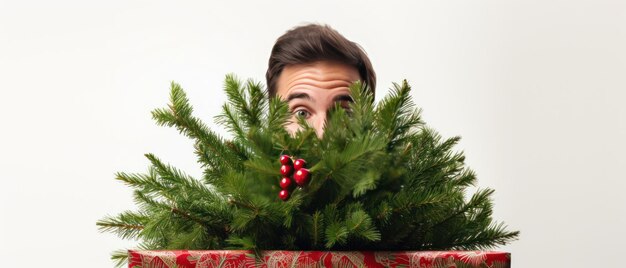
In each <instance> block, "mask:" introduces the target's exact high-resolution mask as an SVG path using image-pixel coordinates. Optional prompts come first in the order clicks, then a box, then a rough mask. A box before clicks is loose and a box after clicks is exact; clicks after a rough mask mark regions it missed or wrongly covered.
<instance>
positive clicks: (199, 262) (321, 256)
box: [128, 250, 511, 268]
mask: <svg viewBox="0 0 626 268" xmlns="http://www.w3.org/2000/svg"><path fill="white" fill-rule="evenodd" d="M128 256H129V262H128V267H129V268H157V267H158V268H174V267H176V268H209V267H224V268H226V267H229V268H238V267H241V268H247V267H263V268H287V267H342V268H344V267H345V268H348V267H350V268H352V267H355V268H357V267H380V268H383V267H394V268H395V267H416V268H453V267H454V268H462V267H489V268H505V267H511V254H510V253H507V252H497V251H263V252H262V253H261V256H260V258H257V257H256V256H255V255H254V253H253V252H252V251H245V250H129V251H128Z"/></svg>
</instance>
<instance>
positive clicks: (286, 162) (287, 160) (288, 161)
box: [280, 154, 291, 165]
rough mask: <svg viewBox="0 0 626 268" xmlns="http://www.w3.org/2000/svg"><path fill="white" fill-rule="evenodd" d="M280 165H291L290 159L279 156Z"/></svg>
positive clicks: (285, 156) (286, 156)
mask: <svg viewBox="0 0 626 268" xmlns="http://www.w3.org/2000/svg"><path fill="white" fill-rule="evenodd" d="M280 163H281V164H283V165H291V157H289V156H288V155H286V154H284V155H281V156H280Z"/></svg>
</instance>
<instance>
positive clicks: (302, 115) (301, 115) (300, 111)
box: [293, 109, 311, 119]
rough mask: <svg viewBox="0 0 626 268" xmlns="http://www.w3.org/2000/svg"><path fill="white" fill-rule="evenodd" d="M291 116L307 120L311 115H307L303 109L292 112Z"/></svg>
mask: <svg viewBox="0 0 626 268" xmlns="http://www.w3.org/2000/svg"><path fill="white" fill-rule="evenodd" d="M293 114H294V115H295V116H297V117H302V118H305V119H306V118H309V116H310V115H311V113H309V112H308V111H307V110H304V109H298V110H295V111H293Z"/></svg>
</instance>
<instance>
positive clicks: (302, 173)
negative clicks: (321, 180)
mask: <svg viewBox="0 0 626 268" xmlns="http://www.w3.org/2000/svg"><path fill="white" fill-rule="evenodd" d="M310 178H311V173H310V172H309V170H308V169H306V168H301V169H298V171H296V175H294V176H293V179H294V180H295V181H296V183H297V184H298V185H300V186H303V185H305V184H307V183H308V182H309V179H310Z"/></svg>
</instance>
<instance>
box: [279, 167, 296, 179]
mask: <svg viewBox="0 0 626 268" xmlns="http://www.w3.org/2000/svg"><path fill="white" fill-rule="evenodd" d="M292 172H293V168H292V167H291V166H290V165H282V166H280V174H282V175H283V177H289V176H290V175H291V173H292Z"/></svg>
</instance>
